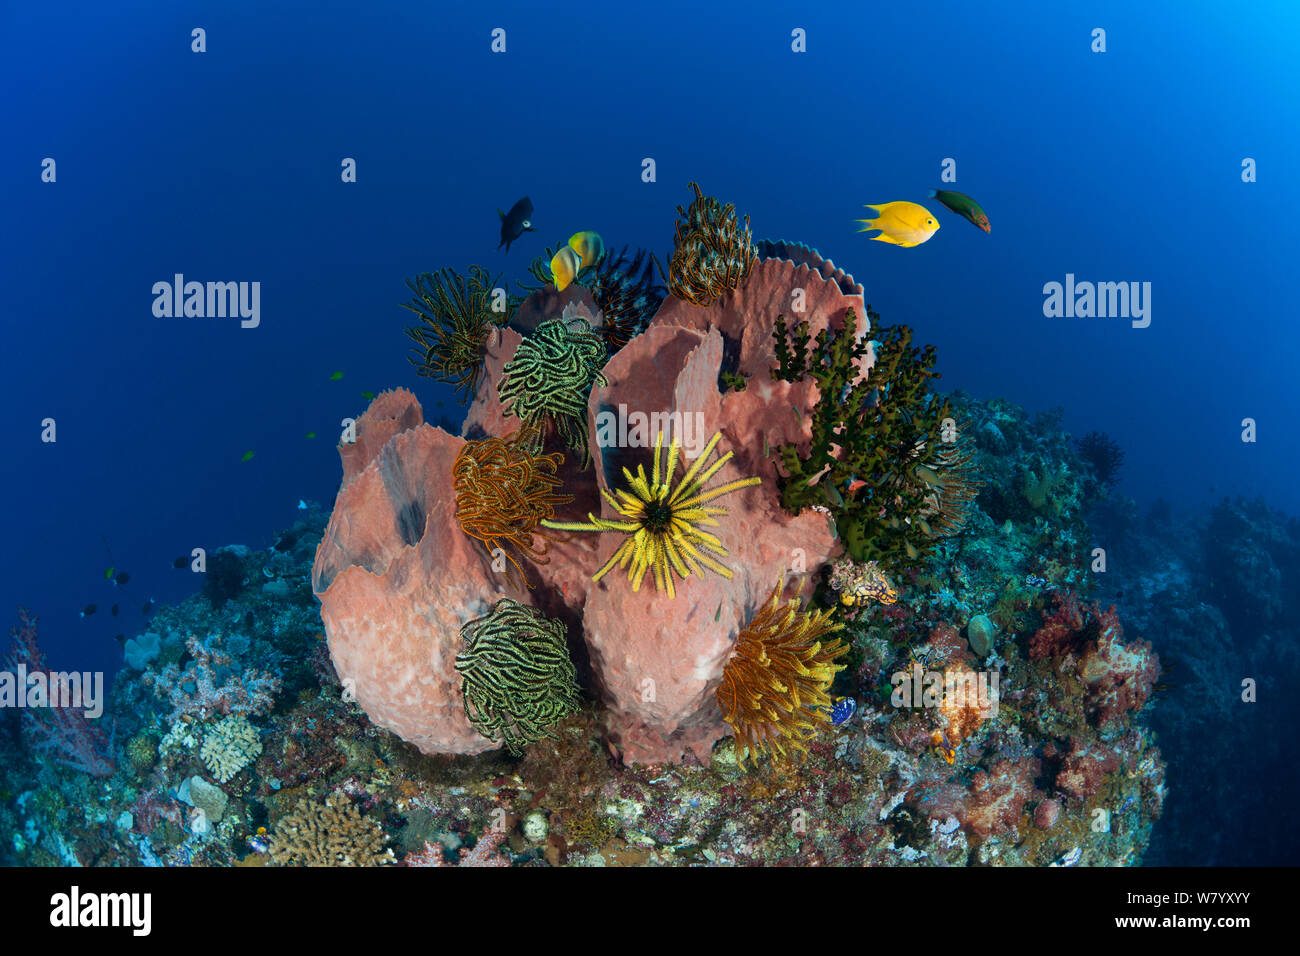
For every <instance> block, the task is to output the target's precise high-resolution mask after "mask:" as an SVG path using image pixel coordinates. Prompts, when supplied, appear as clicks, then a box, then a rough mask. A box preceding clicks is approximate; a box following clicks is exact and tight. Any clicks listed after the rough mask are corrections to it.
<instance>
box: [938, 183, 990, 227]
mask: <svg viewBox="0 0 1300 956" xmlns="http://www.w3.org/2000/svg"><path fill="white" fill-rule="evenodd" d="M930 198H931V199H937V200H939V202H941V203H943V204H944V205H945V206H947V207H948V208H949V209H951V210H952V211H953V212H955V213H956V214H957V215H959V216H965V217H966V218H967V219H969V220H970V221H971V222H973V223H974V224H975V225H977V226H979V227H980V228H981V229H983V230H984V231H985V232H992V231H993V230H991V229H990V228H989V217H988V216H986V215H985V214H984V210H983V209H981V208H980V205H979V203H977V202H976V201H975V200H973V199H971V198H970V196H967V195H966V194H965V193H955V192H952V191H950V190H947V189H931V190H930Z"/></svg>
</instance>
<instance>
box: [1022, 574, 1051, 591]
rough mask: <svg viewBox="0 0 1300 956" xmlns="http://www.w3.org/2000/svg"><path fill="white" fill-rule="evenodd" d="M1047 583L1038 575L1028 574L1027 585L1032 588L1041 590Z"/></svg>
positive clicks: (1026, 576)
mask: <svg viewBox="0 0 1300 956" xmlns="http://www.w3.org/2000/svg"><path fill="white" fill-rule="evenodd" d="M1046 583H1047V582H1046V581H1045V580H1043V579H1042V578H1040V577H1039V576H1038V575H1036V574H1026V575H1025V584H1026V585H1028V586H1029V587H1031V588H1041V587H1042V586H1043V585H1044V584H1046Z"/></svg>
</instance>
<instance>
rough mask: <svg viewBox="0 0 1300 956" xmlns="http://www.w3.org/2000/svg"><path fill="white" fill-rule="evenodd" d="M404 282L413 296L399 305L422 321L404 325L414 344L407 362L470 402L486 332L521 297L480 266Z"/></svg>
mask: <svg viewBox="0 0 1300 956" xmlns="http://www.w3.org/2000/svg"><path fill="white" fill-rule="evenodd" d="M406 284H407V285H408V286H409V287H410V289H411V291H412V292H414V293H415V298H413V299H412V300H411V301H410V302H409V303H403V304H402V308H404V309H410V310H411V311H412V312H414V313H415V314H416V315H418V316H419V317H420V320H421V324H420V325H415V326H411V327H409V328H407V329H406V334H407V336H408V337H409V338H410V339H411V340H412V341H413V342H415V345H416V347H414V348H412V350H411V355H410V356H409V358H410V361H411V364H412V365H414V366H415V368H416V371H417V372H418V373H419V374H420V375H423V376H426V377H428V378H432V379H436V380H437V381H439V382H447V383H448V384H451V385H454V386H455V387H456V394H457V396H458V398H459V399H460V401H461V402H465V401H468V400H469V399H471V398H473V397H474V392H475V391H476V390H477V389H478V384H479V380H480V379H481V378H482V371H483V350H484V346H485V345H486V344H487V340H488V335H489V333H490V332H491V331H492V329H493V328H495V327H497V326H502V325H505V323H506V322H508V321H509V320H510V315H511V313H512V312H513V311H514V309H515V307H516V306H517V305H518V304H519V300H518V299H517V298H515V297H512V296H510V295H508V294H506V292H505V290H504V289H502V288H501V286H500V277H499V276H498V277H497V279H496V280H492V279H489V277H488V271H487V270H486V269H484V268H483V267H482V266H471V267H470V270H469V276H468V277H466V276H463V275H461V274H459V273H457V272H455V271H453V270H452V269H440V270H439V271H437V272H422V273H421V274H420V275H418V276H416V277H415V279H414V280H411V279H407V280H406ZM498 290H499V291H498Z"/></svg>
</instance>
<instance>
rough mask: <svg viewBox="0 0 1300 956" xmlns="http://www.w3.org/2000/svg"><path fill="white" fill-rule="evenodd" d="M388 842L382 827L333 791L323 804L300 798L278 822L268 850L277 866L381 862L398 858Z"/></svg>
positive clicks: (376, 864)
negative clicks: (291, 809)
mask: <svg viewBox="0 0 1300 956" xmlns="http://www.w3.org/2000/svg"><path fill="white" fill-rule="evenodd" d="M387 842H388V838H387V836H386V835H385V833H384V828H383V827H381V826H380V825H379V824H378V823H377V822H375V821H374V820H367V819H366V818H365V817H363V816H362V815H361V813H360V812H359V811H358V810H357V808H356V807H354V806H353V805H352V804H351V803H349V802H348V800H347V798H346V797H343V796H340V795H339V794H332V795H330V796H329V797H327V798H326V800H325V803H324V804H318V803H312V802H310V801H308V800H300V801H299V802H298V805H297V807H295V808H294V809H293V811H292V812H290V813H288V814H286V815H285V816H283V817H281V818H280V820H279V822H278V823H276V825H275V832H274V833H272V834H271V840H270V848H269V849H268V851H267V852H268V853H269V854H270V858H271V863H272V864H274V865H275V866H382V865H384V864H388V863H394V862H396V861H395V859H394V857H393V851H392V850H390V849H388V848H387V847H386V845H385V844H386V843H387Z"/></svg>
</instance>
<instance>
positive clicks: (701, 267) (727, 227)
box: [668, 183, 756, 306]
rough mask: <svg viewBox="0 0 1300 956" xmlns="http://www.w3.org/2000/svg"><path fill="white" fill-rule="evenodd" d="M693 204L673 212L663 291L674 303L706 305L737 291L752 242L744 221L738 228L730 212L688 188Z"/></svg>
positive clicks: (751, 263) (733, 212)
mask: <svg viewBox="0 0 1300 956" xmlns="http://www.w3.org/2000/svg"><path fill="white" fill-rule="evenodd" d="M690 186H691V188H692V189H693V190H695V199H694V201H693V202H692V203H691V205H690V207H689V208H687V209H683V208H682V207H681V206H678V207H677V213H678V215H680V216H681V217H682V218H681V219H679V220H678V221H677V234H676V236H675V237H674V240H673V256H672V259H670V260H669V262H668V290H669V291H670V292H672V294H673V295H675V296H677V298H679V299H682V300H684V301H686V302H691V303H694V304H695V305H700V306H706V305H709V304H710V303H711V302H712V301H713V300H714V299H716V298H718V297H719V296H721V295H723V294H725V293H727V292H730V291H731V290H732V289H735V288H736V287H737V286H739V285H740V284H741V283H742V282H743V281H744V280H745V278H746V277H747V276H748V275H749V270H750V269H751V268H753V266H754V260H755V258H756V256H755V254H754V240H753V236H751V235H750V231H749V217H748V216H746V217H745V225H744V228H743V229H742V228H741V225H740V221H739V220H738V219H737V218H736V207H735V205H733V204H732V203H727V204H726V205H725V206H724V205H722V203H720V202H718V200H716V199H713V198H711V197H709V196H705V195H704V193H703V192H701V191H700V187H699V184H698V183H691V184H690Z"/></svg>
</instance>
